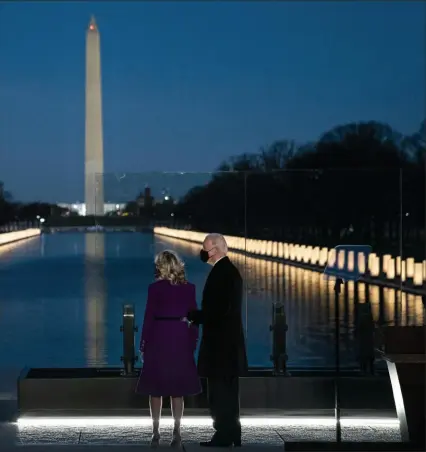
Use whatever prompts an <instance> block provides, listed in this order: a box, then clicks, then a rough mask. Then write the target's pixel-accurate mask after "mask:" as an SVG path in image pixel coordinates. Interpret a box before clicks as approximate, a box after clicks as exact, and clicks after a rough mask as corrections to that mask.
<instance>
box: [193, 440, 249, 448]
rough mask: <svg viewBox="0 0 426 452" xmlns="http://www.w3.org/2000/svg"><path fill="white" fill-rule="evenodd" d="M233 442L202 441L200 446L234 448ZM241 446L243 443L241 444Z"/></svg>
mask: <svg viewBox="0 0 426 452" xmlns="http://www.w3.org/2000/svg"><path fill="white" fill-rule="evenodd" d="M232 444H233V443H232V441H231V442H226V443H225V442H223V441H201V443H200V446H201V447H232ZM240 445H241V442H240Z"/></svg>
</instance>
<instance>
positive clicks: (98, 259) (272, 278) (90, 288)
mask: <svg viewBox="0 0 426 452" xmlns="http://www.w3.org/2000/svg"><path fill="white" fill-rule="evenodd" d="M166 248H172V249H174V250H176V251H177V252H178V253H180V254H181V256H182V258H183V259H184V260H185V262H186V266H187V271H188V276H189V279H190V280H191V281H192V282H193V283H195V284H196V286H197V297H198V300H199V301H200V300H201V294H202V288H203V285H204V281H205V278H206V276H207V274H208V271H209V270H210V267H209V266H208V265H205V264H202V263H201V262H200V261H199V259H198V253H199V248H200V246H199V245H197V244H191V243H188V242H183V241H179V240H175V239H171V238H165V237H155V238H153V237H152V236H151V235H149V234H132V233H114V234H106V235H103V234H95V233H89V234H56V235H51V236H43V237H41V238H37V239H34V240H30V241H27V242H23V243H21V244H20V245H19V246H11V247H8V248H2V250H1V251H0V310H1V315H0V329H1V331H2V338H3V344H4V346H3V347H2V348H1V349H0V362H1V364H0V366H18V367H23V366H31V367H83V366H107V365H110V366H120V365H121V362H120V356H121V355H122V337H121V333H120V331H119V328H120V325H121V310H122V304H123V303H125V302H126V303H127V302H131V303H134V304H135V308H136V321H137V323H138V324H139V325H140V324H141V322H142V319H143V313H144V308H145V303H146V291H147V287H148V285H149V283H150V282H152V280H153V258H154V255H155V253H157V252H158V251H160V250H163V249H166ZM230 258H231V259H232V260H233V261H234V262H235V264H236V265H237V266H238V267H239V268H240V271H241V273H242V275H243V277H244V279H245V283H246V299H245V311H244V321H245V327H246V332H247V346H248V356H249V363H250V365H252V366H254V365H256V366H269V365H270V357H269V356H270V353H271V348H272V344H271V333H270V330H269V327H270V324H271V312H272V303H273V302H277V301H279V302H284V303H285V307H286V314H287V323H288V325H289V329H288V334H287V354H288V356H289V365H290V366H297V367H299V366H300V367H303V366H309V367H311V366H331V365H333V363H334V356H333V347H334V346H333V343H334V342H333V341H334V336H333V335H334V291H333V282H332V281H326V280H325V279H324V278H323V276H322V274H320V273H318V272H313V271H309V270H303V269H300V268H296V267H291V266H287V265H283V264H281V263H278V262H271V261H264V260H261V259H254V258H249V257H245V256H243V255H241V254H236V253H230ZM355 289H356V293H355ZM367 290H368V295H369V300H370V303H371V306H372V312H373V316H374V318H375V320H376V321H381V322H387V323H388V324H391V325H392V324H394V323H396V324H400V325H418V324H422V323H423V321H424V312H423V305H422V302H421V298H420V297H418V296H414V295H407V294H404V293H402V294H401V293H399V292H398V291H396V290H395V289H380V288H379V287H377V286H369V287H368V289H367ZM356 298H358V301H359V302H360V303H363V302H365V301H366V299H367V298H366V286H365V284H363V283H359V284H357V285H355V284H354V283H352V282H349V283H348V284H347V287H346V294H345V293H344V291H343V290H342V294H341V295H340V314H341V316H340V322H341V341H340V342H341V349H342V356H341V358H342V363H343V364H346V365H352V364H355V343H354V340H353V325H354V322H355V315H356V311H355V307H356V301H355V300H356ZM380 300H382V302H381V303H380ZM138 335H139V333H138V334H137V336H136V342H138V340H139V336H138Z"/></svg>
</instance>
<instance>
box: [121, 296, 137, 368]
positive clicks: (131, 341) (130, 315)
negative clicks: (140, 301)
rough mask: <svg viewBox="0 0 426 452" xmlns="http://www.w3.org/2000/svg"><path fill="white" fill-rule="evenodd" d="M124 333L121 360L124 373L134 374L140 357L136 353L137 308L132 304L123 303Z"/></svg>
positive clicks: (122, 330)
mask: <svg viewBox="0 0 426 452" xmlns="http://www.w3.org/2000/svg"><path fill="white" fill-rule="evenodd" d="M120 331H121V332H122V333H123V356H122V357H121V361H122V362H123V364H124V369H123V375H132V374H134V372H135V362H136V361H137V360H138V357H137V356H136V354H135V332H137V331H138V327H137V326H135V308H134V306H133V305H131V304H125V305H123V325H122V326H121V327H120Z"/></svg>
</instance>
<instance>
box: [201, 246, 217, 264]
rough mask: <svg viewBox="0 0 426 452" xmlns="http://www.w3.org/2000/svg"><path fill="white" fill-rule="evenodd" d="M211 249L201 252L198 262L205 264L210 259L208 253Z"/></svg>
mask: <svg viewBox="0 0 426 452" xmlns="http://www.w3.org/2000/svg"><path fill="white" fill-rule="evenodd" d="M213 248H214V247H213ZM213 248H210V249H209V250H208V251H206V250H203V249H202V250H201V251H200V260H201V262H204V263H206V262H207V261H208V260H209V259H210V256H209V253H210V251H211V250H212V249H213Z"/></svg>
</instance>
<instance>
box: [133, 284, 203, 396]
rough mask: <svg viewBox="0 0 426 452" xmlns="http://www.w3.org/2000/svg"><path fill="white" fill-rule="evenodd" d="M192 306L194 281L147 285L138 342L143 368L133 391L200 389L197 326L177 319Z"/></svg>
mask: <svg viewBox="0 0 426 452" xmlns="http://www.w3.org/2000/svg"><path fill="white" fill-rule="evenodd" d="M196 308H197V302H196V298H195V286H194V284H191V283H187V284H179V285H175V284H171V283H170V282H169V281H167V280H159V281H156V282H155V283H153V284H151V285H150V286H149V288H148V300H147V303H146V309H145V317H144V322H143V327H142V335H141V341H140V351H141V352H142V353H143V368H142V370H141V374H140V377H139V381H138V384H137V387H136V391H137V392H139V393H142V394H148V395H152V396H157V397H159V396H172V397H181V396H187V395H195V394H198V393H200V392H201V385H200V380H199V378H198V373H197V368H196V364H195V359H194V353H195V350H196V347H197V341H198V328H197V327H196V326H192V325H191V326H190V327H188V324H187V323H186V322H183V321H181V320H179V318H181V317H186V315H187V313H188V311H191V310H193V309H196ZM170 317H172V319H165V318H170Z"/></svg>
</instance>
